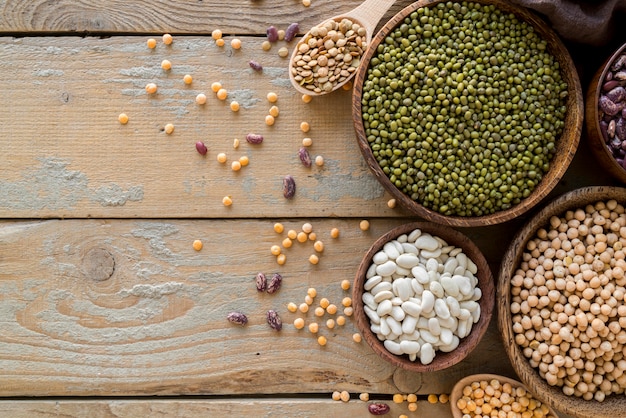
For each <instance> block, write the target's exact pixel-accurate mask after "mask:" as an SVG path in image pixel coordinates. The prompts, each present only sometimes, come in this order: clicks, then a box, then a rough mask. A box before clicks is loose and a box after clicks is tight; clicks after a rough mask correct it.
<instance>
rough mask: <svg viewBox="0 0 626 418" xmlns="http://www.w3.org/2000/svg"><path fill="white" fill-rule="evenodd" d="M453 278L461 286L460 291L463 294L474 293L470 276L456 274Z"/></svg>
mask: <svg viewBox="0 0 626 418" xmlns="http://www.w3.org/2000/svg"><path fill="white" fill-rule="evenodd" d="M452 280H454V283H456V285H457V287H458V288H459V292H461V294H462V295H464V296H469V295H470V294H472V293H473V290H472V284H471V283H470V280H469V278H467V277H465V276H461V275H458V274H455V275H454V276H452Z"/></svg>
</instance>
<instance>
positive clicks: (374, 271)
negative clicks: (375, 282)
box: [365, 263, 376, 279]
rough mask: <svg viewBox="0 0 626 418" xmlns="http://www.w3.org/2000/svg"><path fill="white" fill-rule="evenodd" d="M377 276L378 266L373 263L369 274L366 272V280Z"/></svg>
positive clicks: (368, 270)
mask: <svg viewBox="0 0 626 418" xmlns="http://www.w3.org/2000/svg"><path fill="white" fill-rule="evenodd" d="M375 275H376V264H374V263H372V265H370V267H369V268H368V269H367V272H365V278H366V279H369V278H370V277H372V276H375Z"/></svg>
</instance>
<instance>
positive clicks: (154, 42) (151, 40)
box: [146, 38, 157, 49]
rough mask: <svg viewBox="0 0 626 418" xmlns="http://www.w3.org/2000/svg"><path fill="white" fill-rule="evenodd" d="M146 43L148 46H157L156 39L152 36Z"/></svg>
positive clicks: (151, 47) (152, 47)
mask: <svg viewBox="0 0 626 418" xmlns="http://www.w3.org/2000/svg"><path fill="white" fill-rule="evenodd" d="M146 45H148V48H150V49H154V48H156V46H157V41H156V39H154V38H150V39H148V40H147V41H146Z"/></svg>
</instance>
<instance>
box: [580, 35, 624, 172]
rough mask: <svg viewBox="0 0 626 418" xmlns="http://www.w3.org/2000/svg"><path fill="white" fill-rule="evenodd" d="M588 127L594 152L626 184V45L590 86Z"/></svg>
mask: <svg viewBox="0 0 626 418" xmlns="http://www.w3.org/2000/svg"><path fill="white" fill-rule="evenodd" d="M585 127H586V132H587V139H588V143H589V146H590V148H591V151H592V152H593V154H594V155H595V157H596V158H597V160H598V161H599V162H600V163H601V164H602V167H603V169H604V170H605V171H606V172H607V173H609V174H610V175H611V176H612V177H613V178H615V179H617V180H618V181H620V182H622V183H626V44H624V45H622V46H621V47H619V48H618V49H617V50H616V51H615V52H614V53H613V54H612V55H611V56H610V57H609V58H608V59H607V60H606V62H605V63H604V64H603V65H602V66H601V67H600V68H599V69H598V71H597V72H596V74H595V75H594V77H593V79H592V80H591V82H590V83H589V87H588V88H587V96H586V101H585Z"/></svg>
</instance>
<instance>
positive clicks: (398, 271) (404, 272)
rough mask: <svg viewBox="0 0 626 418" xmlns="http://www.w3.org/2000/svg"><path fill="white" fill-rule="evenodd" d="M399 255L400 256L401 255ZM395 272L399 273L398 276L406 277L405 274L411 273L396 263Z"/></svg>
mask: <svg viewBox="0 0 626 418" xmlns="http://www.w3.org/2000/svg"><path fill="white" fill-rule="evenodd" d="M403 255H404V254H403ZM400 257H402V255H401V256H400ZM395 274H397V275H399V276H400V277H407V276H410V275H411V270H410V269H407V268H404V267H402V266H400V265H399V264H397V263H396V272H395Z"/></svg>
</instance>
